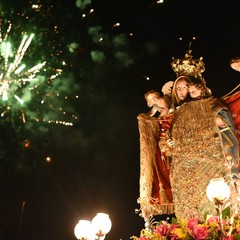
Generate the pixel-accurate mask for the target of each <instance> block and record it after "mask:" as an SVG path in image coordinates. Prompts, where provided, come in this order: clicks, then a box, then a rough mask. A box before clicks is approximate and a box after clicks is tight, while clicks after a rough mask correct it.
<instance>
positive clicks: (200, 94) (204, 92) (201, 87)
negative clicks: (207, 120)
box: [188, 78, 210, 99]
mask: <svg viewBox="0 0 240 240" xmlns="http://www.w3.org/2000/svg"><path fill="white" fill-rule="evenodd" d="M188 89H189V95H190V97H191V98H193V99H201V98H205V97H209V96H210V90H209V89H208V88H207V87H206V85H205V84H204V83H203V82H202V81H201V80H200V79H198V78H191V82H190V83H189V88H188Z"/></svg>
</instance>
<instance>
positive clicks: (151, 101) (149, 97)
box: [144, 90, 160, 107]
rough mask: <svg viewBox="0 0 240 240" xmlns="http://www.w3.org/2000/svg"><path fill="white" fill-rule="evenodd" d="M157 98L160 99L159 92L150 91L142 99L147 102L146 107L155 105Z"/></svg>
mask: <svg viewBox="0 0 240 240" xmlns="http://www.w3.org/2000/svg"><path fill="white" fill-rule="evenodd" d="M159 97H160V94H159V92H157V91H155V90H150V91H148V92H146V93H145V94H144V98H145V100H146V101H147V105H148V107H152V106H154V105H156V104H157V101H158V99H159Z"/></svg>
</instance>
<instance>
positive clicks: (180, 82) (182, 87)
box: [172, 76, 191, 106]
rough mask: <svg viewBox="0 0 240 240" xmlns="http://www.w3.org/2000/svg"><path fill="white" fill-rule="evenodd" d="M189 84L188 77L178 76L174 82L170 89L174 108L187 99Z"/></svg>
mask: <svg viewBox="0 0 240 240" xmlns="http://www.w3.org/2000/svg"><path fill="white" fill-rule="evenodd" d="M190 82H191V77H189V76H180V77H178V78H177V79H176V80H175V82H174V85H173V89H172V99H173V104H174V105H175V106H176V105H180V104H181V103H182V102H184V101H185V100H187V99H188V98H189V92H188V87H189V83H190Z"/></svg>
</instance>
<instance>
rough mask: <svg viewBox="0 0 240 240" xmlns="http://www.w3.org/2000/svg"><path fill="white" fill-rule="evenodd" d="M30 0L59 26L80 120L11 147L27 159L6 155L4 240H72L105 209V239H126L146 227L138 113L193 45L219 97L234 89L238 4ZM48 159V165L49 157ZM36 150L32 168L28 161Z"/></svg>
mask: <svg viewBox="0 0 240 240" xmlns="http://www.w3.org/2000/svg"><path fill="white" fill-rule="evenodd" d="M16 2H17V1H16ZM32 2H33V3H34V2H36V3H42V5H43V7H44V8H45V9H49V10H48V11H47V14H45V15H44V16H42V18H41V12H40V13H39V17H40V19H42V20H41V21H43V22H45V23H48V21H49V24H50V23H53V24H55V25H57V26H58V30H59V34H58V37H57V38H56V41H57V42H60V43H61V48H62V51H63V52H62V56H61V57H62V58H63V59H65V60H66V62H67V63H68V66H67V68H66V69H65V70H64V71H65V72H66V75H65V78H64V80H65V81H69V82H70V83H71V84H72V85H70V86H69V94H76V92H77V94H78V95H79V99H78V100H77V101H72V105H73V107H74V109H75V111H76V114H77V115H78V116H79V118H78V121H76V123H75V124H74V126H73V127H66V126H55V125H51V126H50V127H49V130H48V131H47V132H46V134H45V135H42V134H40V133H39V132H38V131H39V128H36V130H35V131H33V133H31V135H27V136H26V138H31V137H32V138H33V137H34V136H39V135H40V136H43V137H42V138H40V139H37V138H34V139H37V140H35V142H33V143H32V150H31V153H29V151H28V153H25V155H24V154H22V155H21V156H18V155H17V153H16V154H14V151H15V149H14V147H12V146H11V149H10V152H11V154H12V155H13V157H15V158H16V159H17V161H19V162H20V161H23V162H21V164H22V166H23V167H22V170H19V169H18V171H16V170H15V168H14V166H12V165H11V164H12V163H11V164H10V163H6V162H5V161H3V160H1V163H0V164H1V174H2V176H1V179H0V180H1V188H0V216H1V217H0V219H1V220H0V240H11V239H21V240H30V239H31V240H40V239H41V240H53V239H58V240H70V239H75V236H74V233H73V229H74V227H75V225H76V224H77V223H78V221H79V220H80V219H87V220H91V219H92V218H93V217H94V216H95V214H96V213H98V212H105V213H108V214H109V216H110V218H111V220H112V229H111V231H110V233H109V234H108V235H107V236H106V239H111V240H120V239H122V240H128V239H130V237H131V236H132V235H138V234H139V232H140V230H141V229H142V228H143V227H144V221H143V219H142V218H141V217H140V216H138V214H136V213H135V209H137V208H139V205H138V204H137V198H138V197H139V153H140V149H139V132H138V123H137V115H138V114H139V113H141V112H146V111H148V108H147V105H146V103H145V100H144V93H145V92H147V91H149V90H151V89H155V90H157V91H159V92H160V91H161V88H162V86H163V84H164V83H165V82H167V81H170V80H174V78H175V74H174V72H173V71H172V70H171V66H170V62H171V59H172V57H174V58H182V57H183V56H184V54H185V52H186V51H187V50H188V46H189V43H190V42H191V48H192V50H193V56H194V57H196V58H199V57H203V59H204V62H205V66H206V71H205V72H204V73H203V76H204V77H205V79H206V82H207V85H208V87H209V88H210V89H211V90H212V92H213V95H214V96H216V97H221V96H223V95H224V94H226V93H228V92H229V91H231V90H232V89H233V88H234V87H235V86H237V85H238V84H239V79H240V73H239V72H235V71H234V70H233V69H231V68H230V66H229V60H230V59H231V58H233V57H236V56H240V27H239V23H240V9H239V8H238V7H237V5H236V3H237V1H227V2H221V3H219V1H215V0H214V1H209V0H203V1H189V0H186V1H179V0H165V1H164V2H163V3H158V2H157V1H149V0H122V1H110V0H96V1H91V0H89V1H75V0H69V1H60V0H58V1H57V0H56V1H54V0H51V1H50V0H48V1H42V2H41V1H32ZM84 4H86V5H84ZM29 6H30V5H29V2H28V1H21V3H20V1H18V3H7V1H6V2H5V3H4V4H2V6H1V10H2V11H5V10H9V9H11V8H13V9H15V10H16V11H25V10H26V9H27V8H29ZM49 6H51V7H49ZM48 7H49V8H48ZM91 9H94V12H93V13H90V10H91ZM82 14H86V17H84V18H83V17H82V16H83V15H82ZM34 18H36V17H34ZM39 22H40V21H39ZM116 23H120V25H119V26H118V25H115V24H116ZM50 37H51V36H50ZM100 37H103V41H102V42H99V38H100ZM51 40H52V39H49V40H48V41H49V42H50V41H51ZM73 43H75V44H76V45H75V46H76V47H73V46H74V45H72V44H73ZM42 45H43V44H42ZM71 47H72V48H71ZM71 49H72V50H71ZM43 51H46V52H47V51H48V49H47V48H45V47H44V45H43V46H42V47H41V50H40V49H39V54H40V53H41V52H43ZM49 61H51V60H50V59H49ZM66 76H68V77H66ZM70 90H74V93H71V91H70ZM1 121H2V122H1V130H2V131H6V129H4V122H3V121H4V120H1ZM36 124H37V123H36ZM9 135H10V133H9ZM12 136H13V135H10V137H9V138H12ZM22 138H23V137H22V136H16V139H22ZM1 141H2V142H4V141H5V140H3V139H2V140H1ZM16 141H17V140H16ZM6 145H7V140H6V143H5V145H4V146H6ZM9 146H10V145H9ZM9 148H10V147H9ZM3 150H4V149H1V151H3ZM48 155H49V156H51V158H52V162H50V163H47V162H44V161H43V160H42V159H44V157H45V156H48ZM26 156H27V157H26ZM29 156H31V157H32V158H33V159H34V161H32V163H33V162H34V164H29V165H26V164H25V163H24V161H25V160H26V159H27V160H28V161H29V159H30V158H29ZM30 161H31V159H30ZM41 161H42V162H41ZM14 163H15V162H14ZM18 164H19V163H18ZM24 164H25V165H24ZM3 165H4V166H3ZM6 165H8V167H6ZM6 168H7V169H8V170H9V172H8V174H4V172H3V170H4V169H6ZM13 169H14V170H13Z"/></svg>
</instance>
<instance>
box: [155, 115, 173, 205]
mask: <svg viewBox="0 0 240 240" xmlns="http://www.w3.org/2000/svg"><path fill="white" fill-rule="evenodd" d="M171 120H172V115H169V116H166V117H163V118H162V119H161V120H160V134H159V136H161V135H164V134H165V133H166V131H167V130H169V128H170V124H171ZM162 155H164V160H163V159H162ZM169 161H170V160H169V157H167V156H166V154H165V153H161V151H160V149H159V148H157V150H156V159H155V166H153V184H152V197H153V198H154V199H158V202H159V203H163V202H164V201H163V200H162V199H161V196H160V186H159V185H161V186H162V188H163V189H164V190H165V193H166V195H167V199H168V202H170V203H172V202H173V196H172V190H171V184H170V171H169V166H168V165H169Z"/></svg>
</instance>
